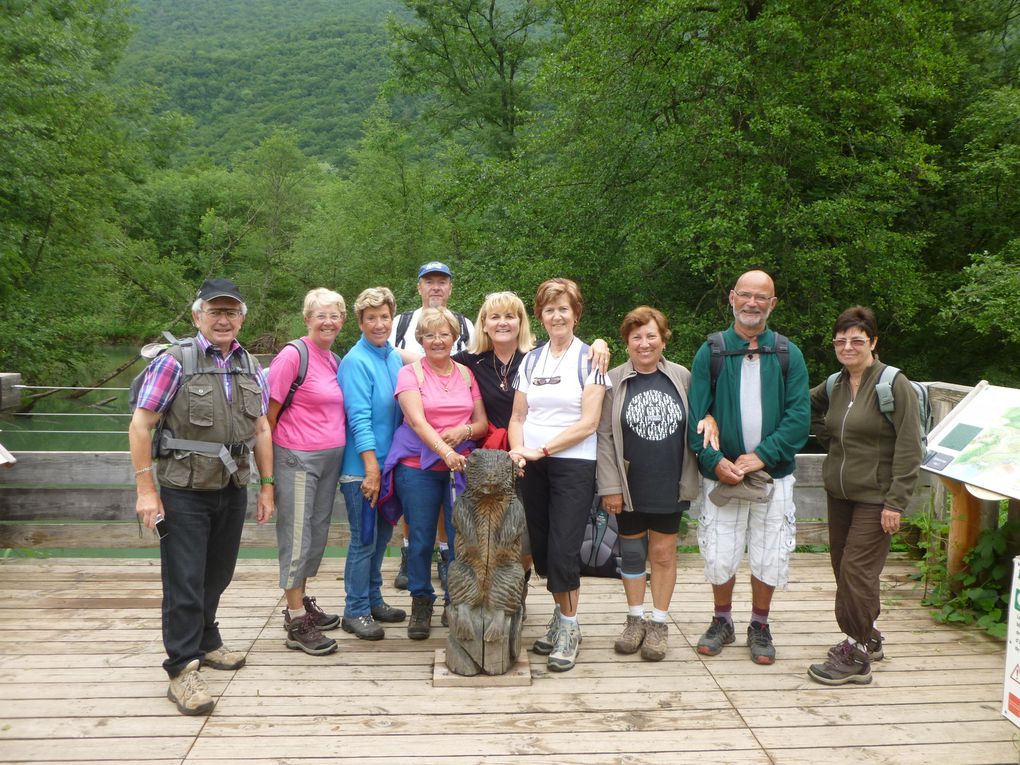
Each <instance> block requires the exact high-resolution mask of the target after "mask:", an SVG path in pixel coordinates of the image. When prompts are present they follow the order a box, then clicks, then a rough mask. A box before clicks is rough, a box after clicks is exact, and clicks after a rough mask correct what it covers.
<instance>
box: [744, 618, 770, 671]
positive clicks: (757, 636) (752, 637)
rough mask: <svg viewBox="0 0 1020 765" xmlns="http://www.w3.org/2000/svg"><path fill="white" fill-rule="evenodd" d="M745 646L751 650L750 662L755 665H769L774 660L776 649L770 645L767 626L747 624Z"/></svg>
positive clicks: (757, 623)
mask: <svg viewBox="0 0 1020 765" xmlns="http://www.w3.org/2000/svg"><path fill="white" fill-rule="evenodd" d="M747 645H748V646H749V647H750V648H751V661H753V662H754V663H755V664H771V663H772V662H774V661H775V660H776V648H775V646H774V645H772V633H771V632H770V631H769V625H767V624H762V623H760V622H751V623H750V624H748V625H747Z"/></svg>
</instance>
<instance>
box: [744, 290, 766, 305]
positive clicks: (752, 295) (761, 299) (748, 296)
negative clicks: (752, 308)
mask: <svg viewBox="0 0 1020 765" xmlns="http://www.w3.org/2000/svg"><path fill="white" fill-rule="evenodd" d="M735 294H736V296H737V297H738V298H740V299H741V300H753V301H754V302H755V303H767V302H769V301H770V300H772V299H773V298H774V297H775V296H774V295H762V294H761V293H757V292H744V290H737V292H736V293H735Z"/></svg>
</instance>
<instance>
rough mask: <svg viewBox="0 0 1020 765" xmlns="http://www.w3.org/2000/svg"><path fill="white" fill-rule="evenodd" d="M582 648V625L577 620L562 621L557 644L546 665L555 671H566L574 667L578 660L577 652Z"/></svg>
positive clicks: (557, 635)
mask: <svg viewBox="0 0 1020 765" xmlns="http://www.w3.org/2000/svg"><path fill="white" fill-rule="evenodd" d="M580 650H581V625H579V624H578V623H577V622H561V623H560V629H559V632H557V633H556V645H555V646H553V650H552V653H550V654H549V660H548V661H547V662H546V666H547V667H548V668H549V669H550V670H551V671H553V672H566V671H567V670H568V669H573V668H574V664H575V663H576V662H577V653H578V651H580Z"/></svg>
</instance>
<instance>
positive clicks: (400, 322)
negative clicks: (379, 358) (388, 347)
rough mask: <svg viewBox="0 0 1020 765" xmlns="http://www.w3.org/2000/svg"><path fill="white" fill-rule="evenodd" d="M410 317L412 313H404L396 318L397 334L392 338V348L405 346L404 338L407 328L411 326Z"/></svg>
mask: <svg viewBox="0 0 1020 765" xmlns="http://www.w3.org/2000/svg"><path fill="white" fill-rule="evenodd" d="M412 316H414V311H405V312H404V313H402V314H400V316H398V317H397V333H396V334H395V335H394V336H393V347H394V348H403V347H405V346H406V345H407V342H406V341H405V340H404V336H405V335H406V334H407V328H408V327H410V326H411V317H412Z"/></svg>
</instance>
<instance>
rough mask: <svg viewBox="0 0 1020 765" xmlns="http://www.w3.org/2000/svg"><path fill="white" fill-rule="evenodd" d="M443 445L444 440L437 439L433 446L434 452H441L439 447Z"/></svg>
mask: <svg viewBox="0 0 1020 765" xmlns="http://www.w3.org/2000/svg"><path fill="white" fill-rule="evenodd" d="M442 445H443V439H441V438H437V439H436V442H435V443H434V444H432V451H434V452H438V451H439V447H440V446H442Z"/></svg>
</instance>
